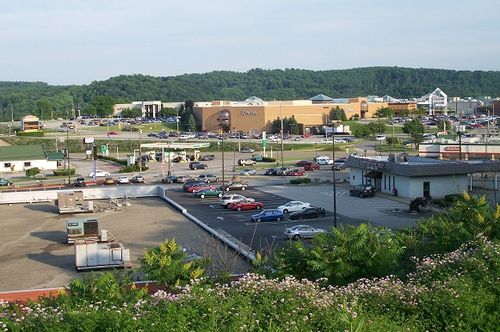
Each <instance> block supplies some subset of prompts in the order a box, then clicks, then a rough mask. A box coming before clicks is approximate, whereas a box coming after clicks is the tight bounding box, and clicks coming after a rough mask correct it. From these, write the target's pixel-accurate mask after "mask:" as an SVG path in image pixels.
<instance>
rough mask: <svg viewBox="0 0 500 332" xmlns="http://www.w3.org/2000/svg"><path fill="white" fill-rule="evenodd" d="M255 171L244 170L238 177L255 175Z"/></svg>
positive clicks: (250, 169)
mask: <svg viewBox="0 0 500 332" xmlns="http://www.w3.org/2000/svg"><path fill="white" fill-rule="evenodd" d="M256 174H257V171H256V170H254V169H252V168H247V169H244V170H242V171H241V172H240V175H256Z"/></svg>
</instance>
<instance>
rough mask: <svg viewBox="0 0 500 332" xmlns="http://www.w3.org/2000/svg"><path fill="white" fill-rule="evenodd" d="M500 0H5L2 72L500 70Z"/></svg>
mask: <svg viewBox="0 0 500 332" xmlns="http://www.w3.org/2000/svg"><path fill="white" fill-rule="evenodd" d="M499 13H500V1H498V0H475V1H466V0H440V1H430V0H429V1H428V0H247V1H244V0H199V1H194V0H182V1H176V0H175V1H174V0H172V1H170V0H163V1H162V0H141V1H137V0H136V1H131V0H130V1H129V0H99V1H98V0H81V1H80V0H70V1H68V0H38V1H36V0H19V1H8V0H0V42H1V45H2V46H1V47H0V81H43V82H48V83H50V84H88V83H90V82H92V81H95V80H105V79H107V78H109V77H112V76H117V75H121V74H148V75H154V76H172V75H178V74H183V73H204V72H210V71H213V70H233V71H247V70H249V69H251V68H264V69H275V68H278V69H284V68H301V69H312V70H325V69H344V68H355V67H366V66H402V67H413V68H420V67H426V68H444V69H457V70H460V69H466V70H500V23H499V17H498V15H499Z"/></svg>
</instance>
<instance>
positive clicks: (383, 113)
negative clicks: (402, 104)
mask: <svg viewBox="0 0 500 332" xmlns="http://www.w3.org/2000/svg"><path fill="white" fill-rule="evenodd" d="M394 114H395V111H394V110H393V109H392V108H390V107H383V108H379V109H378V110H377V111H376V112H375V114H374V115H375V117H377V118H388V119H392V118H393V117H394Z"/></svg>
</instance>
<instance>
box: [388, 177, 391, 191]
mask: <svg viewBox="0 0 500 332" xmlns="http://www.w3.org/2000/svg"><path fill="white" fill-rule="evenodd" d="M388 178H389V190H391V176H390V175H389V176H388Z"/></svg>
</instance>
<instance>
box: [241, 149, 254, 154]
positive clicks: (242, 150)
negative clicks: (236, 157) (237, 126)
mask: <svg viewBox="0 0 500 332" xmlns="http://www.w3.org/2000/svg"><path fill="white" fill-rule="evenodd" d="M240 152H241V153H254V152H255V150H254V149H251V148H242V149H241V150H240Z"/></svg>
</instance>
